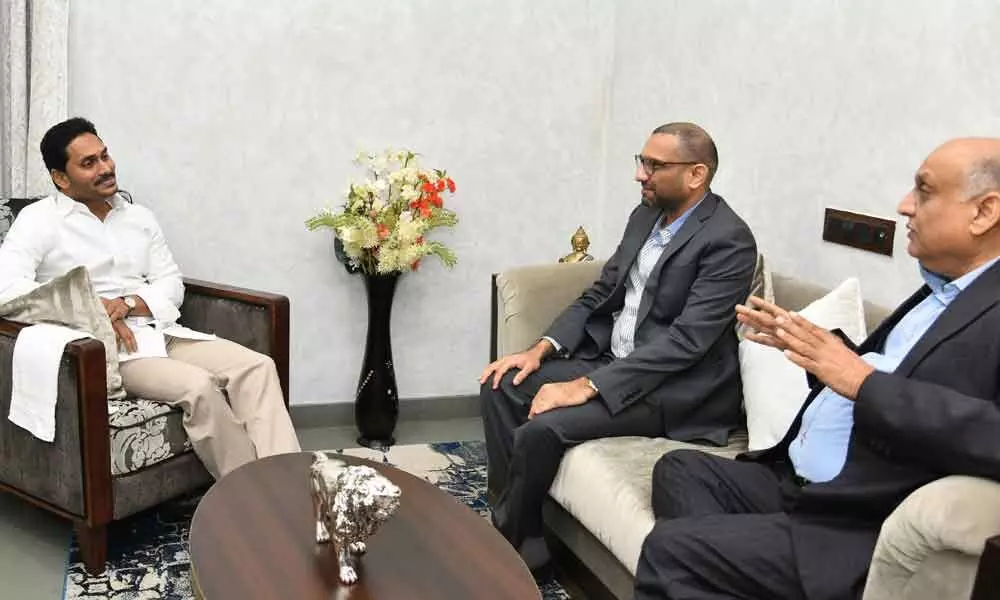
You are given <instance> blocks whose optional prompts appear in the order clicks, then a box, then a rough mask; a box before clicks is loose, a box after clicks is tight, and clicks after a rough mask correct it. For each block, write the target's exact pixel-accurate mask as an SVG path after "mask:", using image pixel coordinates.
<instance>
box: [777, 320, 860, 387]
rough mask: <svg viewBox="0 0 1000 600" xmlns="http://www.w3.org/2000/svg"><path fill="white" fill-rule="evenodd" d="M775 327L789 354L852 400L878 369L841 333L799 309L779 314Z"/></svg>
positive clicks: (797, 362) (801, 365)
mask: <svg viewBox="0 0 1000 600" xmlns="http://www.w3.org/2000/svg"><path fill="white" fill-rule="evenodd" d="M775 327H776V330H775V336H776V338H777V339H778V340H779V341H780V342H781V343H782V344H783V345H784V347H785V356H787V357H788V359H789V360H790V361H792V362H793V363H795V364H797V365H798V366H800V367H802V368H803V369H805V370H806V371H809V372H810V373H812V374H813V375H815V376H816V378H817V379H819V380H820V381H822V382H823V383H824V384H826V385H827V386H828V387H829V388H830V389H831V390H833V391H835V392H837V393H838V394H840V395H841V396H843V397H845V398H847V399H848V400H854V399H855V398H857V397H858V390H860V389H861V384H863V383H864V381H865V379H866V378H867V377H868V376H869V375H870V374H871V373H872V371H874V370H875V369H874V368H873V367H872V366H871V365H869V364H868V363H866V362H865V361H864V360H862V359H861V357H860V356H858V355H857V354H855V353H854V352H853V351H852V350H851V349H850V348H848V347H847V346H845V345H844V342H843V341H842V340H841V339H840V338H839V337H837V336H836V335H834V334H832V333H830V332H829V331H827V330H825V329H823V328H822V327H819V326H817V325H815V324H813V323H810V322H809V321H807V320H806V319H804V318H802V317H801V316H800V315H798V314H796V313H789V314H788V316H786V317H778V318H777V319H775Z"/></svg>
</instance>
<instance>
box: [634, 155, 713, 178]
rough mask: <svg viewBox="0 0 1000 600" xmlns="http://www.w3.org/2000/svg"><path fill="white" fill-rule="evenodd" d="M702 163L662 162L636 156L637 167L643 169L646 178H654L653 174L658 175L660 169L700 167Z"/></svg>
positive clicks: (687, 161)
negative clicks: (687, 166) (675, 166)
mask: <svg viewBox="0 0 1000 600" xmlns="http://www.w3.org/2000/svg"><path fill="white" fill-rule="evenodd" d="M700 164H701V163H700V162H698V161H696V160H686V161H662V160H656V159H655V158H648V157H646V156H643V155H641V154H636V155H635V166H636V167H642V172H643V173H645V174H646V177H652V175H653V173H656V172H657V171H659V170H660V169H663V168H665V167H672V166H674V165H700Z"/></svg>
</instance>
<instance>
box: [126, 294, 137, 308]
mask: <svg viewBox="0 0 1000 600" xmlns="http://www.w3.org/2000/svg"><path fill="white" fill-rule="evenodd" d="M124 300H125V306H127V307H129V308H135V298H133V297H132V296H125V298H124Z"/></svg>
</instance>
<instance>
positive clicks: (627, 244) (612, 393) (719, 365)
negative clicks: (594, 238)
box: [546, 192, 757, 444]
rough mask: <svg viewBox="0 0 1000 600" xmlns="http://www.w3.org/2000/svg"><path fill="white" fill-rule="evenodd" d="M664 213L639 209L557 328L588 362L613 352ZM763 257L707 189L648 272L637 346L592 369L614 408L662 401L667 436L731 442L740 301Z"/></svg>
mask: <svg viewBox="0 0 1000 600" xmlns="http://www.w3.org/2000/svg"><path fill="white" fill-rule="evenodd" d="M662 214H663V213H662V211H661V210H659V209H655V208H650V207H647V206H645V205H640V206H638V207H637V208H636V209H635V210H634V211H633V212H632V215H631V216H630V217H629V220H628V224H627V225H626V226H625V234H624V236H623V237H622V241H621V243H620V244H619V245H618V249H617V250H615V253H614V254H613V255H612V256H611V258H610V259H608V262H607V264H605V266H604V270H603V271H602V272H601V277H600V279H598V280H597V281H596V282H594V284H593V285H592V286H591V287H590V288H588V289H587V290H586V291H584V292H583V294H582V295H581V296H580V297H579V298H578V299H577V300H576V301H575V302H574V303H573V304H571V305H570V306H569V307H568V308H567V309H566V310H565V311H564V312H563V313H562V314H561V315H560V316H559V317H558V318H557V319H556V321H555V322H554V323H553V324H552V326H551V327H550V328H549V330H548V332H547V333H546V335H547V336H549V337H551V338H553V339H555V340H556V341H557V342H559V343H560V344H561V345H562V346H563V347H564V350H565V351H567V352H569V353H571V354H572V355H573V356H575V357H579V358H584V359H593V358H597V357H599V356H601V355H603V354H605V353H609V352H610V351H611V331H612V328H613V326H614V316H615V313H616V312H618V311H620V310H621V309H622V307H623V306H624V304H625V282H626V279H627V277H628V273H629V270H630V269H631V267H632V264H633V263H634V262H635V260H636V258H637V257H638V254H639V250H640V249H641V248H642V245H643V244H644V243H645V241H646V238H647V237H648V236H649V233H650V231H651V230H652V228H653V226H654V225H655V224H656V223H657V222H658V220H659V219H660V218H661V217H662ZM756 258H757V247H756V244H755V242H754V238H753V234H752V233H750V228H749V227H747V225H746V223H744V222H743V220H742V219H741V218H740V217H739V216H738V215H737V214H736V213H735V212H733V210H732V209H731V208H730V207H729V205H728V204H726V202H725V201H724V200H723V199H722V198H721V197H719V196H717V195H715V194H713V193H711V192H709V193H708V194H707V195H706V196H705V198H704V200H702V202H701V203H700V204H699V205H698V206H697V207H696V208H695V210H694V211H693V212H692V213H691V215H690V216H689V217H688V219H687V220H686V221H685V222H684V225H682V226H681V228H680V230H678V232H677V234H676V235H675V236H674V238H673V239H672V240H671V241H670V243H669V244H668V245H667V247H666V248H665V249H664V251H663V254H662V256H661V257H660V259H659V261H658V262H657V263H656V265H655V267H654V268H653V270H652V272H651V273H650V276H649V279H648V281H647V282H646V287H645V290H644V295H643V297H642V300H641V303H640V305H639V316H638V320H637V324H636V332H635V350H634V351H633V352H632V353H631V354H629V355H628V356H627V357H625V358H621V359H618V360H614V361H612V362H611V363H610V364H608V365H606V366H603V367H600V368H598V369H597V370H595V371H594V372H592V373H591V374H590V375H589V377H590V379H591V380H592V381H593V382H594V384H595V385H596V386H597V388H598V389H599V390H600V396H601V398H602V399H603V401H604V402H605V403H606V404H607V406H608V409H609V410H610V411H611V412H612V413H613V414H615V413H618V412H620V411H622V410H624V409H625V408H626V407H628V406H630V405H631V404H633V403H634V402H638V401H640V400H647V401H653V402H657V403H659V404H660V406H661V408H662V413H663V421H664V423H663V424H664V431H665V432H666V434H667V435H668V436H669V437H672V438H674V439H679V440H692V439H705V440H709V441H712V442H714V443H718V444H724V443H726V440H727V437H728V434H729V432H730V431H731V430H732V429H734V428H735V427H737V426H738V425H739V423H740V422H741V421H742V415H741V414H740V404H741V402H742V388H741V385H740V377H739V360H738V357H737V340H736V335H735V333H734V329H733V327H734V324H735V313H734V307H735V305H736V304H737V303H739V302H743V301H745V300H746V297H747V294H748V293H749V289H750V283H751V280H752V278H753V269H754V263H755V262H756Z"/></svg>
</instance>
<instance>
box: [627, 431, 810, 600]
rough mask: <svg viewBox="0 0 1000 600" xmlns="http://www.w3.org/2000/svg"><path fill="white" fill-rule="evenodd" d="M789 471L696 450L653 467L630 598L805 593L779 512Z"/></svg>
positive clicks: (710, 599) (788, 493)
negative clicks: (652, 520) (649, 509)
mask: <svg viewBox="0 0 1000 600" xmlns="http://www.w3.org/2000/svg"><path fill="white" fill-rule="evenodd" d="M798 494H799V486H798V485H797V484H796V483H795V481H794V474H793V473H792V472H791V470H790V469H789V470H787V471H783V470H781V469H777V468H771V467H769V466H765V465H762V464H758V463H750V462H738V461H734V460H730V459H726V458H719V457H716V456H712V455H709V454H705V453H703V452H698V451H696V450H676V451H674V452H670V453H668V454H666V455H665V456H663V458H661V459H660V460H659V462H657V463H656V467H655V469H654V470H653V495H652V501H653V513H654V514H655V515H656V519H657V520H656V525H655V526H654V527H653V531H652V532H650V534H649V536H648V537H647V538H646V541H645V542H644V543H643V545H642V553H641V554H640V556H639V566H638V569H637V571H636V578H635V597H636V600H653V599H657V600H663V599H671V600H682V599H683V600H688V599H692V600H693V599H695V598H697V599H699V600H716V599H718V600H721V599H724V598H725V599H735V598H742V599H759V600H777V599H781V600H798V599H803V600H804V599H805V592H804V591H803V590H802V584H801V583H800V577H799V573H798V569H797V568H796V563H795V555H794V552H793V548H792V537H791V520H790V518H789V516H788V514H787V513H786V512H785V511H786V510H787V509H788V508H789V506H790V505H791V503H792V502H794V500H795V498H796V497H797V496H798Z"/></svg>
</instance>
